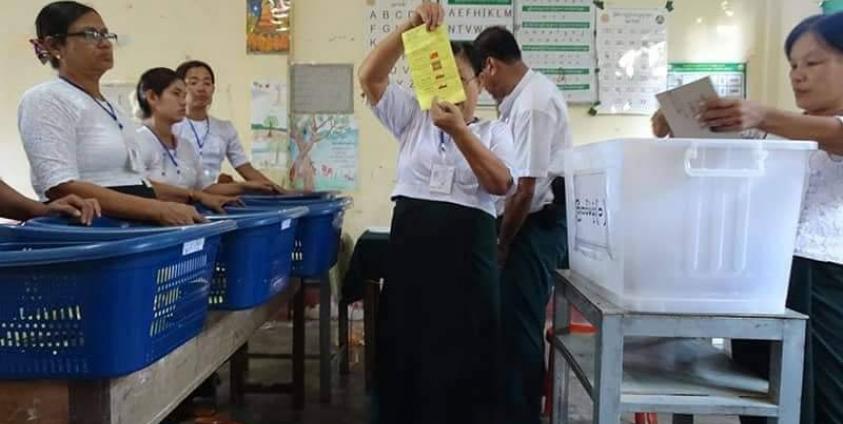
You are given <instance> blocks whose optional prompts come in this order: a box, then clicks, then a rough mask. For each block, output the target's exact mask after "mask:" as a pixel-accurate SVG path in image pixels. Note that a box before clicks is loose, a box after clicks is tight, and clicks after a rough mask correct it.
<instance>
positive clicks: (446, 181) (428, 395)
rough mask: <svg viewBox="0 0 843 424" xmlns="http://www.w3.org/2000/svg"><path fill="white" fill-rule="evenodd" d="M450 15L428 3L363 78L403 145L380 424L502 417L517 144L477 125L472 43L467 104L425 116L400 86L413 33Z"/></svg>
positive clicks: (381, 347) (381, 363) (374, 54)
mask: <svg viewBox="0 0 843 424" xmlns="http://www.w3.org/2000/svg"><path fill="white" fill-rule="evenodd" d="M443 16H444V12H443V10H442V7H441V6H440V5H438V4H433V3H424V4H422V5H421V6H419V7H418V8H417V9H416V11H415V13H413V14H412V16H411V17H410V19H408V20H407V21H406V22H404V23H402V24H400V25H399V26H398V28H397V29H396V30H395V31H393V32H392V33H390V34H389V35H388V36H387V37H386V38H385V39H384V40H382V41H381V42H380V43H378V45H376V46H375V48H374V49H373V50H372V51H371V52H370V53H369V55H368V57H366V59H365V60H364V61H363V63H362V64H361V66H360V71H359V79H360V83H361V86H362V88H363V91H364V93H365V95H366V99H367V101H368V103H369V105H370V106H371V107H372V109H373V111H374V114H375V116H376V117H377V118H378V119H379V120H380V121H381V123H382V124H383V125H384V126H385V127H386V129H387V130H389V132H390V133H391V134H392V136H394V137H395V139H396V140H397V141H398V169H397V174H398V175H397V182H396V185H395V190H394V191H393V193H392V196H393V200H394V201H395V209H394V210H393V217H392V227H391V233H390V258H389V259H390V260H389V268H388V270H387V278H386V284H385V285H384V290H383V292H382V295H381V303H380V305H381V306H380V307H379V311H378V314H379V316H378V343H377V348H378V352H377V354H376V356H377V361H378V363H377V365H376V367H375V397H374V402H373V406H374V409H375V410H374V411H373V416H375V417H376V421H377V422H380V423H389V424H392V423H396V424H405V423H419V424H421V423H431V424H432V423H437V424H449V423H455V424H456V423H460V424H470V423H484V424H486V423H495V422H498V420H499V410H498V408H499V405H500V395H501V393H502V388H501V386H500V377H499V370H500V366H501V364H500V356H499V355H500V348H499V343H500V339H499V337H500V336H499V325H500V319H501V317H500V286H499V269H498V265H497V261H496V241H497V232H496V229H495V200H496V197H497V196H499V195H503V194H505V193H506V192H507V190H508V189H509V188H510V187H511V185H512V181H513V175H512V173H511V171H510V163H511V160H512V156H513V147H512V135H511V133H510V131H509V130H508V128H507V127H506V125H504V124H503V123H501V122H498V121H483V120H479V119H477V118H475V116H474V109H475V107H476V105H477V97H478V95H479V92H480V86H479V82H478V81H477V77H476V75H477V72H478V71H479V69H477V68H475V67H474V66H473V64H472V60H471V58H472V49H471V45H470V44H455V45H454V46H452V49H453V52H454V54H455V57H456V62H457V68H458V71H459V77H460V79H461V80H462V85H463V89H464V90H465V93H466V101H465V102H463V103H460V104H458V105H453V104H450V103H447V102H438V101H434V103H433V105H432V108H431V109H430V111H425V110H422V109H421V107H420V106H419V102H418V100H417V99H416V97H415V96H414V95H413V94H412V92H411V91H409V90H406V89H404V88H401V87H399V86H397V85H395V84H392V83H390V81H389V74H390V71H391V70H392V68H393V67H394V66H395V64H396V62H397V61H398V59H399V58H400V57H401V54H402V50H403V46H402V42H401V33H402V32H403V31H407V30H409V29H411V28H413V27H417V26H420V25H426V26H427V27H428V29H432V28H435V27H437V26H439V25H440V24H441V23H442V17H443ZM447 53H450V52H440V56H442V55H444V54H447ZM481 346H482V348H481Z"/></svg>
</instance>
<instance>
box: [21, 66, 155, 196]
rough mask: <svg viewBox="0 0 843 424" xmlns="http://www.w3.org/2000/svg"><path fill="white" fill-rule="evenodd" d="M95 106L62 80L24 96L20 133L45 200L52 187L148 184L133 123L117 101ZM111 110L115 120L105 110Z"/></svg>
mask: <svg viewBox="0 0 843 424" xmlns="http://www.w3.org/2000/svg"><path fill="white" fill-rule="evenodd" d="M97 103H98V100H95V99H94V98H92V97H91V96H89V95H88V94H86V93H85V92H83V91H81V90H80V89H79V88H76V87H74V86H73V85H71V84H70V83H68V82H67V81H64V80H62V79H56V80H53V81H48V82H45V83H42V84H39V85H37V86H35V87H33V88H31V89H29V90H27V92H26V93H24V95H23V98H22V99H21V102H20V105H19V107H18V129H19V130H20V134H21V139H22V140H23V147H24V150H25V151H26V155H27V158H28V159H29V163H30V167H31V173H32V175H31V178H32V187H33V188H34V189H35V192H36V193H37V194H38V197H39V198H40V199H41V200H42V201H43V200H47V197H46V194H45V193H46V192H47V191H49V190H50V189H51V188H53V187H56V186H58V185H61V184H63V183H66V182H69V181H84V182H89V183H93V184H96V185H99V186H103V187H115V186H130V185H138V184H144V183H145V180H144V178H143V174H142V171H143V169H142V167H143V165H142V163H141V161H140V152H139V147H138V144H137V140H136V139H135V128H136V127H135V125H134V124H133V123H132V120H131V119H130V118H129V115H127V114H126V113H125V112H124V111H123V110H121V109H120V107H119V106H118V105H117V104H116V103H113V102H112V103H111V104H110V106H109V105H106V104H105V103H104V102H100V104H97ZM101 106H102V107H101ZM109 107H112V108H113V110H114V113H115V115H116V120H115V119H114V118H112V116H111V115H110V114H109V113H108V112H106V110H107V109H108V108H109ZM103 108H106V109H103ZM118 122H119V123H120V124H122V125H123V129H122V130H121V129H120V127H119V125H118Z"/></svg>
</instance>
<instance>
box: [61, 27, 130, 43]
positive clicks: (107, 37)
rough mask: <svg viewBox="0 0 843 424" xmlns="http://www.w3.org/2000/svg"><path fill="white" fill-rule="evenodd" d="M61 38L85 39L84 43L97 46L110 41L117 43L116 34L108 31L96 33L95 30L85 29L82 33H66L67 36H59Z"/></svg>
mask: <svg viewBox="0 0 843 424" xmlns="http://www.w3.org/2000/svg"><path fill="white" fill-rule="evenodd" d="M57 37H59V36H57ZM61 37H82V38H84V39H85V41H87V42H89V43H97V44H99V43H101V42H103V41H110V42H112V43H116V42H117V34H115V33H113V32H108V31H98V30H95V29H86V30H84V31H79V32H68V33H67V34H64V35H61Z"/></svg>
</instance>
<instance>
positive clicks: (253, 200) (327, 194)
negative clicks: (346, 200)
mask: <svg viewBox="0 0 843 424" xmlns="http://www.w3.org/2000/svg"><path fill="white" fill-rule="evenodd" d="M338 195H339V192H338V191H314V192H311V193H294V194H247V195H243V196H240V199H241V200H242V201H243V203H245V204H246V205H247V206H275V205H276V204H277V203H278V202H279V201H281V202H289V201H302V200H305V201H306V200H327V199H334V198H336V197H337V196H338Z"/></svg>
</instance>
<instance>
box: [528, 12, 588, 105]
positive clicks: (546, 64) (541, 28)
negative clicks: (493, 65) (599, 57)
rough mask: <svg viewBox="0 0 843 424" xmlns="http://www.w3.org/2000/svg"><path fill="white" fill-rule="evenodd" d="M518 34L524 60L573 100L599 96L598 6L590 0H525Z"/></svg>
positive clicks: (579, 101) (570, 100)
mask: <svg viewBox="0 0 843 424" xmlns="http://www.w3.org/2000/svg"><path fill="white" fill-rule="evenodd" d="M517 9H518V10H517V14H516V20H517V25H516V26H517V28H518V32H517V36H518V41H519V42H520V43H521V49H522V51H523V55H524V60H525V62H527V64H528V65H529V66H530V67H531V68H533V69H534V70H536V71H538V72H541V73H542V74H544V75H545V76H547V77H548V78H550V79H551V80H552V81H553V82H555V83H556V85H557V86H558V87H559V89H560V90H562V92H563V93H565V97H566V98H567V99H568V101H569V102H571V103H594V102H595V101H596V100H597V84H596V82H597V81H596V73H595V67H596V60H595V53H594V41H595V40H594V13H595V12H594V9H595V6H594V5H593V4H592V1H590V0H521V1H519V2H518V5H517Z"/></svg>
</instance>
